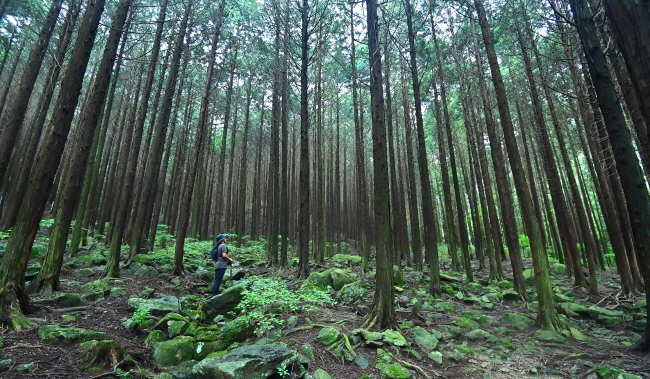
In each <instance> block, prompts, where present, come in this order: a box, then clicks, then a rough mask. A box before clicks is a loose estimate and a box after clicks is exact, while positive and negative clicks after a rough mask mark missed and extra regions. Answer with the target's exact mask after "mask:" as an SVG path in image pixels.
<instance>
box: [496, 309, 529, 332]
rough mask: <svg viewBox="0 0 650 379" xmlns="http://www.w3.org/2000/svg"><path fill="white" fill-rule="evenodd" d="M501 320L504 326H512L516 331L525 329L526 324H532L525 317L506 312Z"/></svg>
mask: <svg viewBox="0 0 650 379" xmlns="http://www.w3.org/2000/svg"><path fill="white" fill-rule="evenodd" d="M502 320H503V323H504V324H509V325H512V326H514V327H515V328H517V329H518V330H524V329H526V328H527V327H528V324H529V323H531V322H532V321H531V319H530V318H529V317H528V316H527V315H525V314H523V313H518V312H506V313H505V314H504V315H503V319H502Z"/></svg>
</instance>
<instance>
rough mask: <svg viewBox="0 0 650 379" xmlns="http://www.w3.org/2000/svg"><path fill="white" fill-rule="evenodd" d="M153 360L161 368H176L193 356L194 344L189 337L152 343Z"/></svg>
mask: <svg viewBox="0 0 650 379" xmlns="http://www.w3.org/2000/svg"><path fill="white" fill-rule="evenodd" d="M153 346H154V352H153V360H154V362H156V364H157V365H159V366H162V367H169V366H176V365H177V364H179V363H181V362H183V361H188V360H190V359H192V357H193V356H194V344H193V343H192V339H191V338H189V337H176V338H174V339H172V340H169V341H164V342H156V343H154V345H153Z"/></svg>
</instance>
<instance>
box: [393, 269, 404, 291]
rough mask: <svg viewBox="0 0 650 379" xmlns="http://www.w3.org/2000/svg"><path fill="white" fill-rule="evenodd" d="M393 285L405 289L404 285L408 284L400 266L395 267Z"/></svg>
mask: <svg viewBox="0 0 650 379" xmlns="http://www.w3.org/2000/svg"><path fill="white" fill-rule="evenodd" d="M393 284H394V285H396V286H399V287H404V284H406V280H405V279H404V273H403V272H402V269H400V268H399V266H393Z"/></svg>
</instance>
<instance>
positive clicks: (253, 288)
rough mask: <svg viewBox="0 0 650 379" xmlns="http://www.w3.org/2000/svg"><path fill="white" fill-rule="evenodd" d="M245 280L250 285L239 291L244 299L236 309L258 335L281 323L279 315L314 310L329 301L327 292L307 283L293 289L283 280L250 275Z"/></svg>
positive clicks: (329, 302) (330, 299)
mask: <svg viewBox="0 0 650 379" xmlns="http://www.w3.org/2000/svg"><path fill="white" fill-rule="evenodd" d="M247 282H248V283H250V285H249V286H248V289H246V290H244V291H243V292H242V295H243V296H244V298H243V299H242V301H241V302H240V303H239V305H237V309H238V310H240V311H242V314H243V315H244V317H246V318H247V319H248V320H249V321H250V322H251V324H253V325H254V326H255V333H256V334H257V335H258V336H263V335H265V334H266V333H267V332H269V331H271V330H272V329H273V328H274V326H275V325H281V324H282V323H283V320H280V319H278V318H277V315H278V314H281V313H286V312H300V311H308V310H313V309H316V308H317V306H318V305H323V304H332V298H331V297H330V295H329V293H327V292H326V291H324V290H323V289H322V288H320V287H319V286H318V285H310V284H307V285H305V286H303V287H302V288H301V289H300V290H299V291H298V292H294V291H292V290H290V289H288V287H287V283H286V281H284V280H282V279H272V278H262V277H251V278H249V279H248V280H247Z"/></svg>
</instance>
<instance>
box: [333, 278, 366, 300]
mask: <svg viewBox="0 0 650 379" xmlns="http://www.w3.org/2000/svg"><path fill="white" fill-rule="evenodd" d="M365 299H366V288H365V287H364V285H363V282H362V281H360V280H359V281H356V282H354V283H348V284H346V285H344V286H343V288H341V290H340V291H339V292H338V293H337V294H336V302H337V303H339V304H341V305H352V304H358V303H360V302H362V301H363V300H365Z"/></svg>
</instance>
